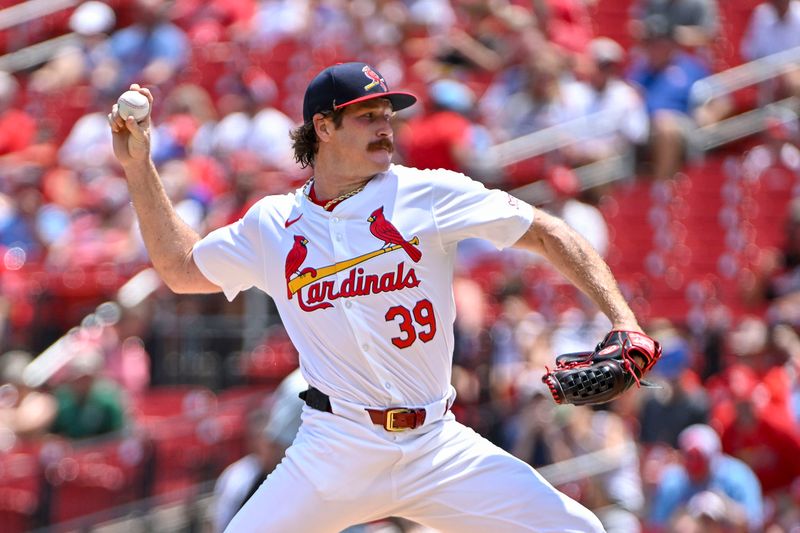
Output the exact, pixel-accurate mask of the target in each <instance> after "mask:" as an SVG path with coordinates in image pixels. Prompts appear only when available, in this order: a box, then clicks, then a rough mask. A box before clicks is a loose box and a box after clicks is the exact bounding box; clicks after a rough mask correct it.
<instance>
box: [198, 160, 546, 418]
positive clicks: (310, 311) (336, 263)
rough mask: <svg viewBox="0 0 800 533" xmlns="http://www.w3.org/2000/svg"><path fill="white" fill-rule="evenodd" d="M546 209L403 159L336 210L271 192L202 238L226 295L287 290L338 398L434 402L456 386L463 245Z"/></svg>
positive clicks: (202, 257) (307, 361)
mask: <svg viewBox="0 0 800 533" xmlns="http://www.w3.org/2000/svg"><path fill="white" fill-rule="evenodd" d="M533 214H534V209H533V207H531V206H530V205H528V204H526V203H524V202H522V201H520V200H518V199H516V198H514V197H512V196H510V195H508V194H507V193H505V192H502V191H498V190H488V189H486V188H485V187H484V186H483V185H482V184H481V183H479V182H476V181H474V180H472V179H470V178H468V177H466V176H464V175H462V174H457V173H454V172H449V171H443V170H436V171H430V170H417V169H413V168H407V167H403V166H398V165H393V166H391V168H390V169H389V170H388V171H387V172H384V173H382V174H378V175H377V176H375V177H374V178H373V179H372V180H371V181H369V183H368V184H367V185H366V187H365V188H364V190H363V191H362V192H360V193H358V194H356V195H355V196H352V197H351V198H349V199H347V200H345V201H343V202H341V203H340V204H338V205H337V206H336V207H335V208H334V209H333V210H332V211H330V212H329V211H326V210H324V209H323V208H322V207H321V206H319V205H316V204H314V203H313V202H312V201H311V200H309V199H308V198H307V197H306V196H305V194H304V192H303V190H302V189H298V190H297V191H295V192H294V193H291V194H286V195H282V196H269V197H266V198H264V199H262V200H261V201H259V202H258V203H257V204H255V205H254V206H253V207H252V208H251V209H250V210H249V211H248V212H247V214H246V215H245V216H244V218H242V219H241V220H240V221H239V222H237V223H234V224H232V225H229V226H226V227H223V228H220V229H218V230H216V231H213V232H212V233H210V234H209V235H208V236H207V237H205V238H204V239H202V240H201V241H200V242H198V243H197V244H196V245H195V248H194V259H195V262H196V263H197V265H198V267H199V268H200V270H201V271H202V272H203V274H204V275H205V276H206V277H207V278H208V279H209V280H210V281H211V282H213V283H215V284H217V285H219V286H220V287H221V288H222V289H223V290H224V292H225V295H226V297H227V298H228V299H229V300H230V299H233V298H234V297H235V296H236V294H237V293H238V292H239V291H242V290H246V289H248V288H250V287H258V288H259V289H261V290H263V291H264V292H266V293H267V294H269V295H270V296H272V298H273V299H274V300H275V304H276V306H277V308H278V311H279V313H280V315H281V317H282V319H283V323H284V326H285V327H286V330H287V332H288V334H289V336H290V337H291V339H292V341H293V343H294V345H295V346H296V347H297V349H298V351H299V353H300V365H301V369H302V372H303V376H304V377H305V379H306V380H307V381H308V383H309V384H311V385H313V386H314V387H316V388H318V389H319V390H321V391H323V392H325V393H326V394H328V395H329V396H331V397H333V398H339V399H342V400H345V401H349V402H353V403H356V404H361V405H370V406H395V405H403V406H415V405H426V404H430V403H431V402H434V401H437V400H440V399H441V398H444V397H446V396H448V395H450V394H451V387H450V374H451V366H452V353H453V321H454V319H455V302H454V299H453V293H452V278H453V261H454V256H455V250H456V244H457V243H458V241H460V240H462V239H465V238H468V237H480V238H484V239H487V240H488V241H490V242H492V243H493V244H494V245H495V246H496V247H497V248H504V247H507V246H510V245H512V244H513V243H514V242H516V241H517V240H518V239H519V238H520V237H521V236H522V234H523V232H524V231H525V230H526V229H527V228H528V227H529V226H530V224H531V222H532V220H533Z"/></svg>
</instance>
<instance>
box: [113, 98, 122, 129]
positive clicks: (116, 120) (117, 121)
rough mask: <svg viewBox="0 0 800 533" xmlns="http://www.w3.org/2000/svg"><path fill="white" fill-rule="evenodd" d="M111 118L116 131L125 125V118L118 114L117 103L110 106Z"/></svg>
mask: <svg viewBox="0 0 800 533" xmlns="http://www.w3.org/2000/svg"><path fill="white" fill-rule="evenodd" d="M111 118H112V120H113V121H114V124H116V125H117V131H119V130H121V129H122V128H124V127H125V119H124V118H122V117H121V116H119V106H118V105H117V104H114V105H113V106H111Z"/></svg>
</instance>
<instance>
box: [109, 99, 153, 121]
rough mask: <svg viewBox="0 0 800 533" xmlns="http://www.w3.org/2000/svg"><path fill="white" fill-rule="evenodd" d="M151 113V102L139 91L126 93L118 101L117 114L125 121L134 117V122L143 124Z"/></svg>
mask: <svg viewBox="0 0 800 533" xmlns="http://www.w3.org/2000/svg"><path fill="white" fill-rule="evenodd" d="M149 112H150V102H149V101H148V100H147V97H146V96H145V95H143V94H142V93H140V92H139V91H125V92H124V93H122V95H120V97H119V99H117V113H119V116H120V117H122V118H123V120H124V119H126V118H128V116H131V115H132V116H133V120H135V121H136V122H141V121H142V120H144V119H145V118H146V117H147V114H148V113H149Z"/></svg>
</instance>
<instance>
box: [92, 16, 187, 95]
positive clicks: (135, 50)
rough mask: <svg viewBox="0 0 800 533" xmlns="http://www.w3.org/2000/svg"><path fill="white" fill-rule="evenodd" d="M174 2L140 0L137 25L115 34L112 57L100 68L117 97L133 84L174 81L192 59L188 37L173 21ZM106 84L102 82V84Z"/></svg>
mask: <svg viewBox="0 0 800 533" xmlns="http://www.w3.org/2000/svg"><path fill="white" fill-rule="evenodd" d="M171 5H172V3H170V2H161V1H160V0H136V2H135V11H134V13H135V14H136V22H135V23H134V24H132V25H130V26H128V27H126V28H122V29H120V30H118V31H116V32H114V33H113V34H112V35H111V40H110V45H109V56H108V58H107V59H106V61H105V62H104V63H103V64H101V65H100V66H99V67H98V68H101V70H102V72H104V73H105V74H104V75H101V76H97V77H98V78H101V79H105V80H106V81H105V83H107V86H105V87H101V89H105V90H107V91H108V92H109V94H114V95H117V94H119V93H120V92H121V91H124V90H126V89H127V88H128V86H129V85H130V84H131V83H134V82H136V83H141V84H142V85H155V86H158V85H161V84H163V83H165V82H167V81H168V80H170V79H172V78H174V77H175V76H176V74H177V73H178V72H179V71H180V69H181V68H183V67H184V66H185V65H186V64H187V62H188V59H189V54H190V47H189V40H188V38H187V36H186V34H185V33H184V32H183V30H181V29H180V28H178V27H177V26H175V25H174V24H172V23H171V22H169V10H170V9H171V7H170V6H171ZM98 83H100V84H102V82H98Z"/></svg>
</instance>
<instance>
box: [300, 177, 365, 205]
mask: <svg viewBox="0 0 800 533" xmlns="http://www.w3.org/2000/svg"><path fill="white" fill-rule="evenodd" d="M313 184H314V177H313V176H312V177H310V178H308V181H306V183H305V185H303V194H305V195H306V198H308V199H309V200H311V196H309V195H308V191H310V190H311V186H312V185H313ZM366 186H367V184H366V183H365V184H364V185H362V186H361V187H358V188H357V189H353V190H352V191H350V192H346V193H344V194H340V195H339V196H337V197H336V198H334V199H333V200H328V201H327V202H325V205H324V206H323V207H322V208H323V209H324V210H325V211H327V210H328V208H329V207H330V206H332V205H335V204H338V203H339V202H343V201H345V200H347V199H348V198H350V197H351V196H355V195H356V194H358V193H360V192H361V191H363V190H364V187H366ZM311 201H312V202H313V200H311Z"/></svg>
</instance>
